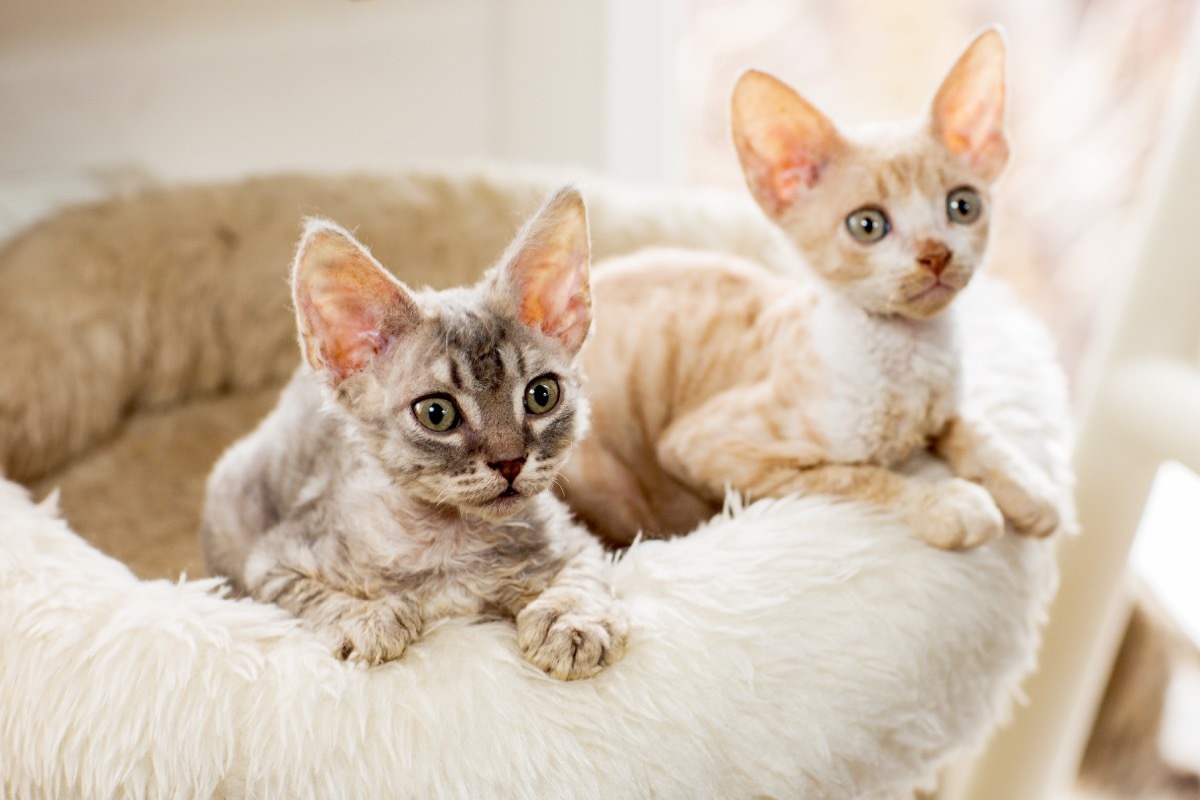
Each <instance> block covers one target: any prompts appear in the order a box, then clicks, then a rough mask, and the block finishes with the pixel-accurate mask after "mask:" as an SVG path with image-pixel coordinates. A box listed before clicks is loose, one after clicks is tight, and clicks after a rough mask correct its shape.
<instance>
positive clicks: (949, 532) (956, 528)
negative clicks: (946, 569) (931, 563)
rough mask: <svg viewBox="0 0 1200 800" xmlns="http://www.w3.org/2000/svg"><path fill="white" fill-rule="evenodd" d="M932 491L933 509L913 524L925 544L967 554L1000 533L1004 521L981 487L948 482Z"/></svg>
mask: <svg viewBox="0 0 1200 800" xmlns="http://www.w3.org/2000/svg"><path fill="white" fill-rule="evenodd" d="M934 491H935V492H936V494H935V495H934V503H933V505H932V506H931V507H929V508H927V509H925V510H923V511H921V512H919V515H918V516H917V518H916V519H914V520H913V524H914V525H916V526H917V528H918V530H920V531H921V535H922V538H924V540H925V541H926V542H927V543H929V544H931V545H933V546H934V547H939V548H941V549H943V550H967V549H970V548H972V547H978V546H979V545H981V544H983V543H984V542H986V541H988V540H989V539H993V538H995V537H997V536H999V535H1001V534H1002V533H1004V517H1003V515H1001V513H1000V509H999V508H997V507H996V503H995V501H994V500H992V496H991V495H990V494H988V493H987V490H986V489H984V488H983V487H982V486H979V485H978V484H974V483H971V482H970V481H967V480H963V479H962V478H951V479H950V480H947V481H944V482H942V483H939V484H937V487H936V489H935V490H934Z"/></svg>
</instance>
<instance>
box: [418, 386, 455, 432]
mask: <svg viewBox="0 0 1200 800" xmlns="http://www.w3.org/2000/svg"><path fill="white" fill-rule="evenodd" d="M412 410H413V414H415V415H416V416H417V422H419V423H421V424H422V425H424V426H425V427H426V428H429V430H431V431H437V432H438V433H442V432H443V431H448V430H450V429H451V428H456V427H458V409H457V408H455V407H454V401H453V400H451V399H450V398H449V397H441V396H438V395H434V396H432V397H422V398H421V399H420V400H418V401H417V402H415V403H413V404H412Z"/></svg>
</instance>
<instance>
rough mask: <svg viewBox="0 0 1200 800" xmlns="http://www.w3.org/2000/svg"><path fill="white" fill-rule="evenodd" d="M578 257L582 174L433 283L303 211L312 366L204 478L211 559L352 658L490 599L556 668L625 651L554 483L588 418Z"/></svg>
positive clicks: (568, 675)
mask: <svg viewBox="0 0 1200 800" xmlns="http://www.w3.org/2000/svg"><path fill="white" fill-rule="evenodd" d="M588 257H589V245H588V231H587V215H586V210H585V208H584V204H583V199H582V198H581V197H580V195H579V193H578V192H577V191H575V190H574V189H570V188H568V189H564V190H562V191H560V192H558V194H556V195H554V196H553V197H552V198H551V199H550V200H549V201H548V202H547V203H546V205H545V206H544V207H543V208H542V210H541V211H539V212H538V214H537V215H536V216H535V217H534V218H533V219H532V220H531V221H530V222H529V223H528V224H527V225H526V227H525V228H524V230H523V231H522V232H521V234H520V235H519V236H518V238H517V240H516V241H515V242H514V243H513V245H512V246H511V247H510V248H509V250H508V252H507V253H506V254H505V256H504V257H503V258H502V260H501V262H500V264H499V265H498V266H496V267H494V268H493V269H492V270H490V271H489V272H488V273H487V274H486V275H485V276H484V277H483V279H482V280H481V281H480V282H479V283H478V284H476V285H475V286H472V287H469V288H456V289H450V290H446V291H441V292H436V291H433V290H429V289H426V290H424V291H421V292H415V293H414V292H411V291H410V290H409V289H407V288H406V287H405V286H404V285H403V284H401V283H400V282H399V281H397V280H396V279H395V278H393V277H392V276H391V275H390V274H388V273H387V272H386V271H385V270H384V269H383V267H382V266H380V264H379V263H378V262H377V261H376V260H375V259H374V258H373V257H372V256H371V255H370V253H369V252H368V251H367V250H366V248H365V247H363V246H362V245H361V244H359V243H358V242H357V241H355V239H354V238H353V237H352V236H351V235H350V234H349V233H347V232H346V231H345V230H343V229H341V228H339V227H338V226H336V225H334V224H333V223H331V222H325V221H319V220H318V221H310V222H309V223H308V226H307V229H306V230H305V232H304V235H303V238H302V239H301V242H300V246H299V249H298V251H297V254H296V259H295V263H294V265H293V269H292V291H293V299H294V302H295V306H296V322H297V325H298V327H299V331H300V345H301V350H302V351H303V355H304V360H305V363H304V364H302V365H301V367H300V369H299V370H298V371H297V373H296V374H295V376H294V377H293V378H292V381H291V383H290V384H289V385H288V386H287V388H286V389H285V390H284V392H283V395H282V397H281V398H280V401H279V405H278V406H277V407H276V408H275V410H274V411H273V412H272V413H271V414H270V415H269V416H268V417H267V418H266V419H265V420H264V421H263V422H262V424H261V425H260V426H259V428H258V429H257V430H256V431H254V432H253V433H251V434H250V435H249V436H247V437H246V438H245V439H242V440H241V441H240V442H237V443H236V444H235V445H233V447H231V448H230V449H229V451H228V452H227V453H226V454H225V455H224V456H223V457H222V458H221V460H220V461H219V462H218V463H217V466H216V468H215V469H214V471H213V474H212V475H211V476H210V478H209V483H208V494H207V498H206V501H205V508H204V521H203V528H202V532H201V539H202V542H203V546H204V552H205V558H206V560H207V562H208V568H209V570H210V572H212V573H213V574H216V575H224V576H227V577H228V579H229V582H230V584H231V585H232V586H233V587H234V589H235V590H237V591H240V592H243V593H245V594H249V595H251V596H253V597H255V598H258V599H259V600H263V601H267V602H273V603H277V604H279V605H280V606H283V607H284V608H286V609H288V610H289V611H291V612H293V613H295V614H296V615H298V616H299V617H300V618H301V619H302V621H303V622H304V624H305V625H307V626H308V627H309V628H311V629H312V630H314V631H315V632H316V633H317V634H318V635H320V636H321V637H322V638H323V639H324V640H325V641H326V642H327V643H328V644H329V646H330V648H331V649H332V650H333V651H334V653H336V654H337V655H339V656H341V657H343V658H353V659H356V660H361V661H365V662H367V663H371V664H378V663H381V662H384V661H388V660H391V659H395V658H398V657H400V655H401V654H402V653H403V652H404V649H405V647H407V646H408V644H409V643H411V642H412V641H413V640H414V639H416V638H417V637H418V636H419V635H420V634H421V631H422V629H423V628H424V627H425V626H426V625H427V624H428V623H430V622H432V621H433V620H436V619H441V618H445V617H450V616H457V615H467V614H495V615H502V616H507V617H515V618H516V623H517V640H518V644H519V645H520V648H521V650H522V652H523V653H524V655H525V657H526V658H527V659H528V660H529V661H531V662H532V663H534V664H536V665H537V666H538V667H541V668H542V669H543V670H545V671H546V672H548V673H550V675H552V676H554V677H556V678H561V679H572V678H583V677H588V676H590V675H594V674H595V673H596V672H598V671H599V670H600V669H601V668H602V667H604V666H605V665H607V664H611V663H613V662H614V661H616V660H618V659H619V658H620V657H621V654H622V652H623V650H624V645H625V636H626V633H627V630H628V624H627V622H626V620H625V618H624V616H623V615H622V612H621V610H620V608H619V606H618V604H617V602H616V600H615V599H614V598H613V596H612V593H611V592H610V590H609V589H608V587H607V586H606V584H605V582H604V580H603V578H602V577H601V576H602V572H603V570H602V567H603V565H604V555H603V552H602V550H601V548H600V546H599V544H598V543H597V542H596V541H595V540H594V539H592V537H591V536H590V535H589V534H588V533H586V532H585V531H584V529H583V528H581V527H580V526H578V525H576V524H575V522H574V521H573V520H572V519H571V517H570V516H569V514H568V512H567V511H566V509H565V507H564V506H563V505H561V504H560V503H559V502H558V501H557V500H556V499H555V498H554V497H552V496H551V494H550V493H549V492H547V491H545V490H546V489H547V487H549V486H550V484H551V483H552V482H553V480H554V478H555V475H556V474H557V471H558V468H559V466H560V465H561V464H562V463H563V462H564V461H565V460H566V458H567V456H568V454H569V453H570V450H571V446H572V445H573V444H574V442H575V440H576V439H577V437H578V436H579V435H580V434H581V433H582V431H583V429H584V428H585V427H586V417H587V404H586V401H585V399H584V396H583V394H582V392H581V390H580V380H579V376H578V373H577V372H576V368H575V360H576V356H577V354H578V353H579V349H580V347H582V346H583V343H584V340H585V339H586V338H587V336H588V334H589V332H590V330H591V324H592V313H591V291H590V286H589V282H588Z"/></svg>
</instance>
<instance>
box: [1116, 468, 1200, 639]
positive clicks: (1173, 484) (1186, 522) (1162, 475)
mask: <svg viewBox="0 0 1200 800" xmlns="http://www.w3.org/2000/svg"><path fill="white" fill-rule="evenodd" d="M1130 560H1131V563H1132V565H1133V568H1134V570H1135V571H1136V572H1137V573H1138V574H1139V575H1142V576H1143V577H1145V578H1146V580H1147V582H1148V583H1149V584H1150V586H1151V588H1152V589H1153V591H1154V593H1155V594H1157V595H1158V597H1159V599H1160V600H1162V603H1163V605H1164V606H1166V607H1167V609H1168V610H1169V611H1170V612H1171V614H1172V616H1174V617H1175V619H1176V620H1177V621H1178V622H1179V624H1180V627H1182V628H1183V629H1184V630H1185V631H1187V632H1188V634H1189V635H1190V636H1191V637H1192V639H1193V640H1194V641H1196V642H1200V581H1197V580H1196V565H1197V564H1200V476H1197V475H1196V474H1195V473H1194V472H1191V471H1190V470H1188V469H1187V468H1186V467H1184V466H1182V465H1180V464H1177V463H1175V462H1173V461H1170V462H1167V463H1165V464H1163V466H1162V467H1161V468H1160V469H1159V471H1158V477H1157V478H1156V479H1155V481H1154V488H1153V490H1151V492H1150V501H1149V502H1148V503H1147V505H1146V513H1145V515H1144V516H1143V517H1142V524H1141V526H1140V527H1139V529H1138V535H1137V540H1136V541H1135V542H1134V545H1133V552H1132V553H1131V555H1130Z"/></svg>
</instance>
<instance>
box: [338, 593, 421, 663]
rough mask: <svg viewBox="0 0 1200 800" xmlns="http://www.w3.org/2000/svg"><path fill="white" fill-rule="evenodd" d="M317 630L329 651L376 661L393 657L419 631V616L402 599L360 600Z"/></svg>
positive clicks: (398, 653)
mask: <svg viewBox="0 0 1200 800" xmlns="http://www.w3.org/2000/svg"><path fill="white" fill-rule="evenodd" d="M317 633H318V634H319V635H320V636H321V637H322V639H323V640H324V641H325V642H326V643H327V644H328V645H329V648H330V649H331V650H332V651H333V654H334V655H335V656H337V657H338V658H343V659H346V660H347V661H362V662H364V663H366V664H371V665H376V664H382V663H384V662H385V661H394V660H395V659H397V658H399V657H400V656H402V655H403V654H404V650H405V648H407V647H408V645H409V643H410V642H412V641H413V640H414V639H416V638H417V637H418V636H419V635H420V633H421V620H420V619H419V618H418V617H417V615H416V614H414V613H413V612H412V610H411V609H410V608H409V607H408V606H407V605H406V604H404V603H399V602H392V601H389V600H380V601H374V602H371V601H364V602H362V603H359V604H357V605H355V606H353V607H351V608H349V609H347V610H346V612H345V613H343V614H341V615H340V616H339V617H338V618H337V619H335V620H332V621H330V622H328V623H326V624H325V625H323V626H321V627H320V628H318V630H317Z"/></svg>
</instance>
